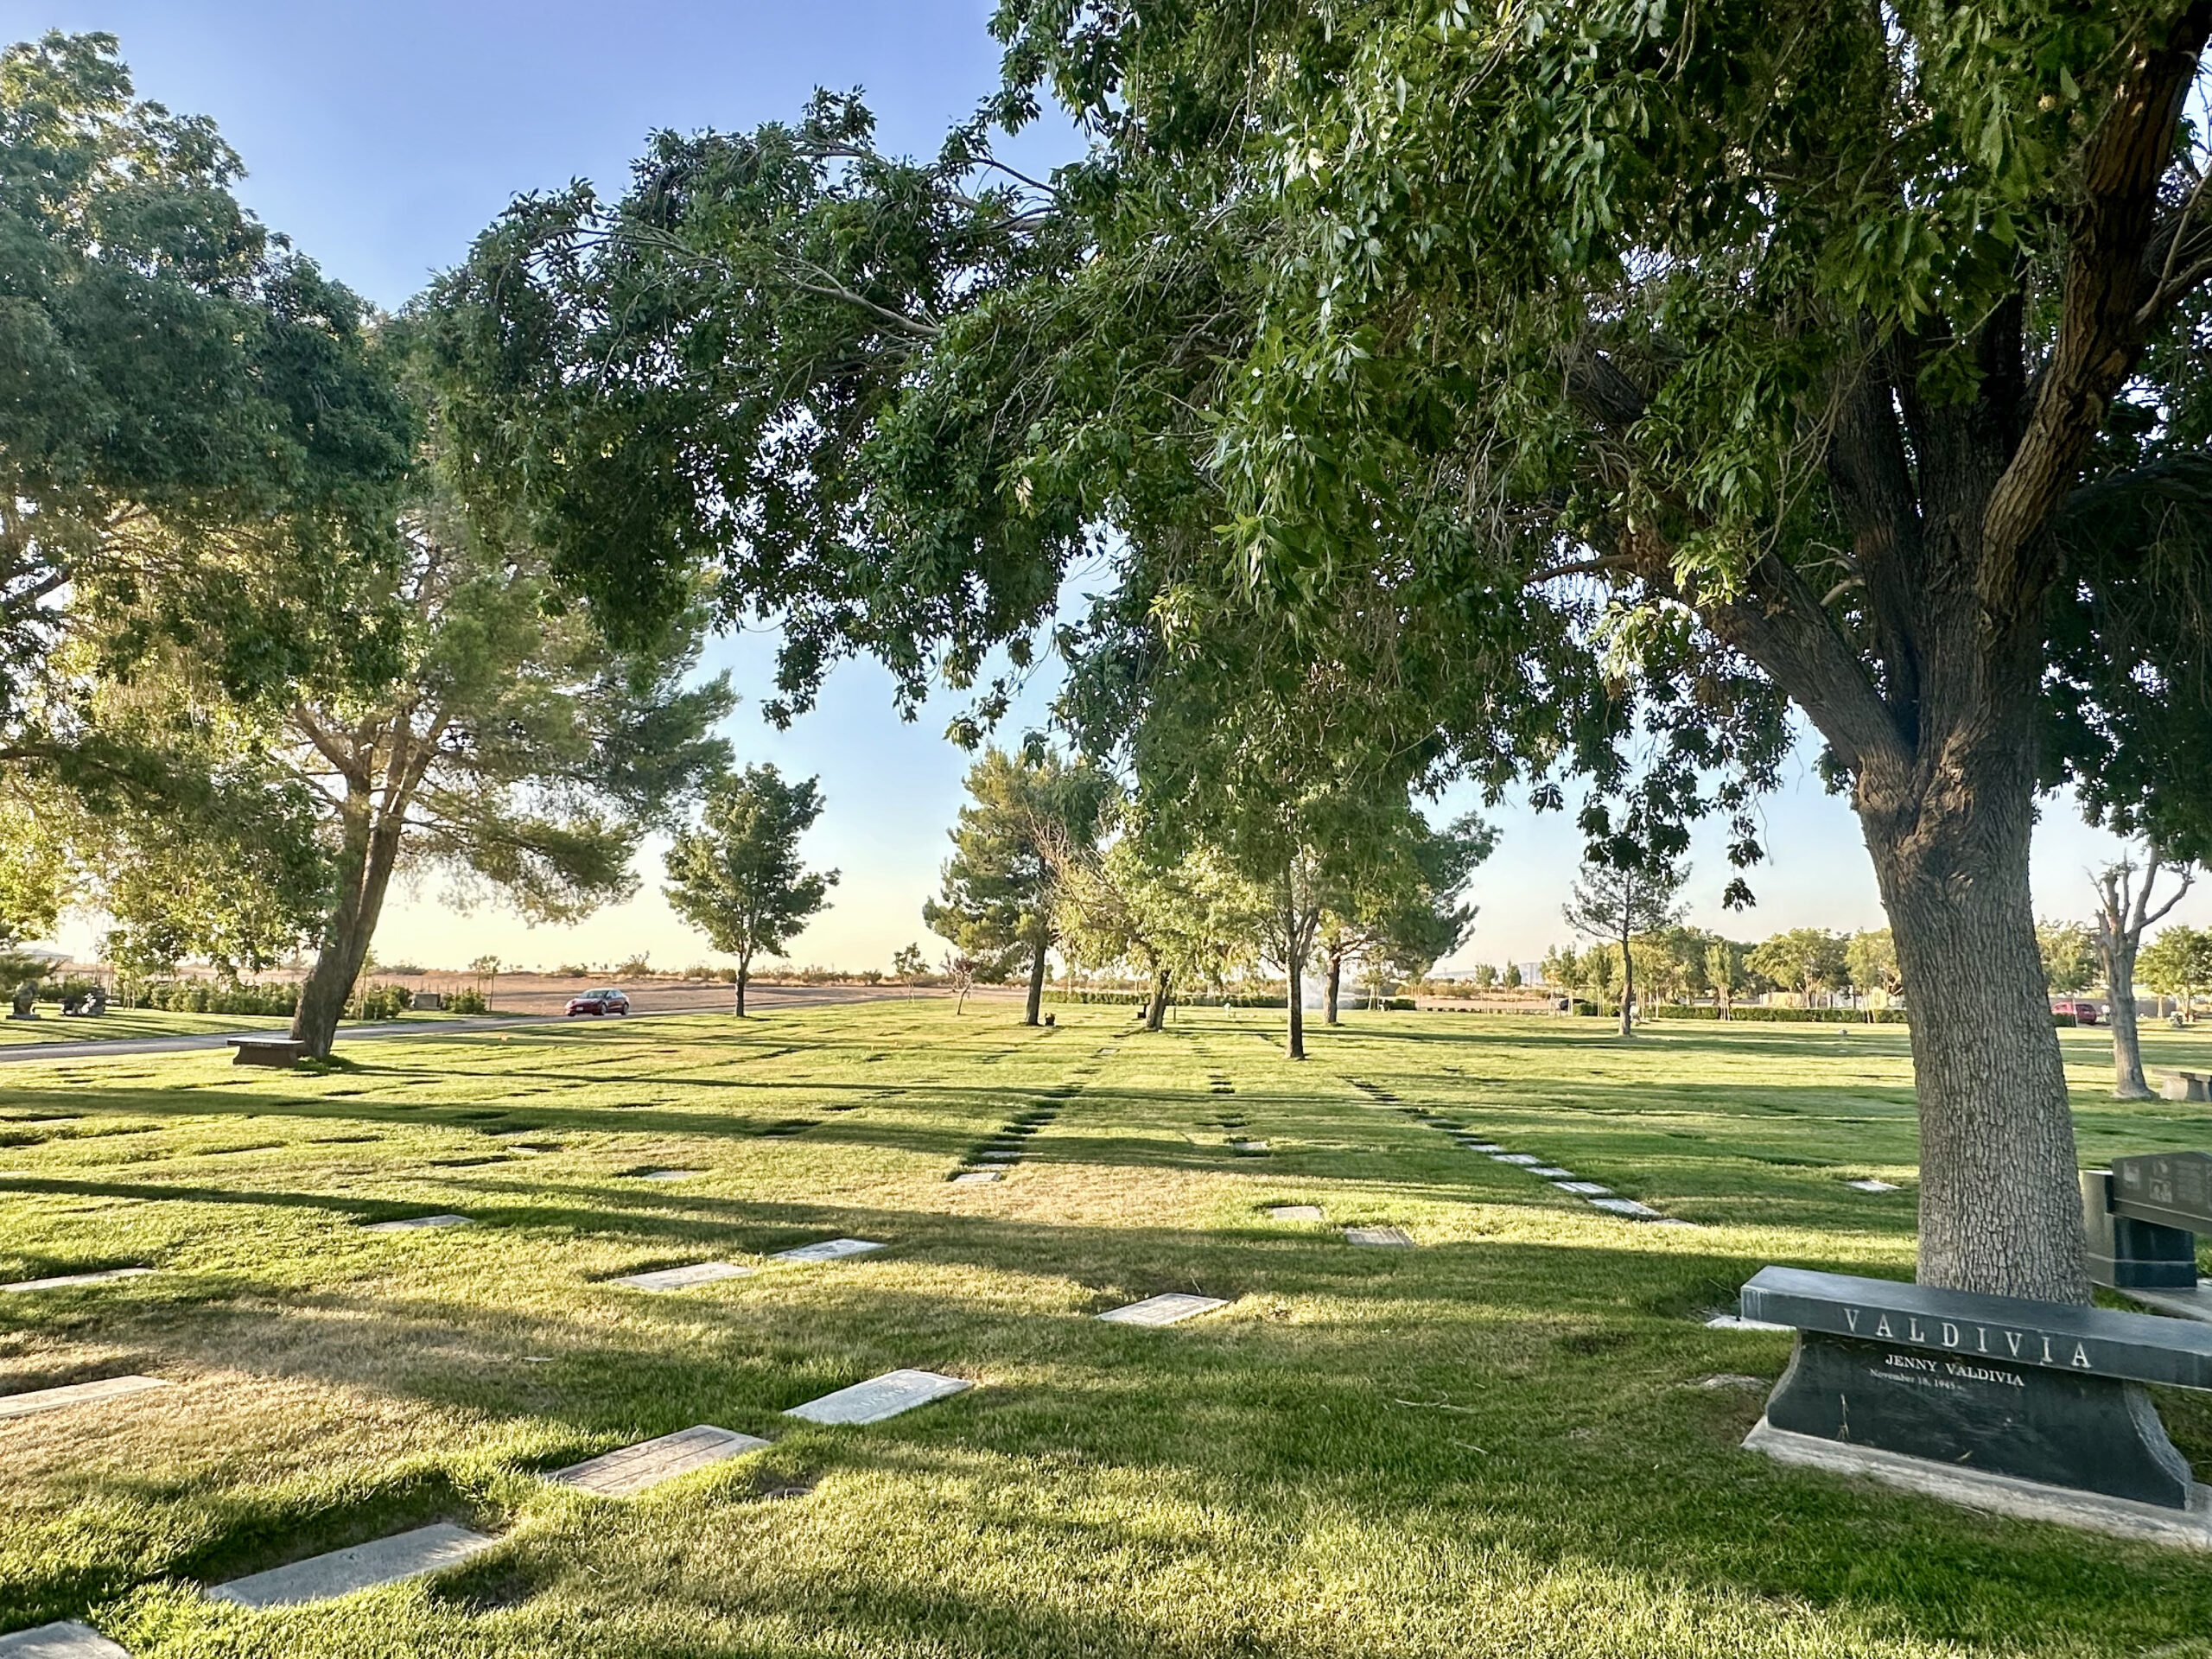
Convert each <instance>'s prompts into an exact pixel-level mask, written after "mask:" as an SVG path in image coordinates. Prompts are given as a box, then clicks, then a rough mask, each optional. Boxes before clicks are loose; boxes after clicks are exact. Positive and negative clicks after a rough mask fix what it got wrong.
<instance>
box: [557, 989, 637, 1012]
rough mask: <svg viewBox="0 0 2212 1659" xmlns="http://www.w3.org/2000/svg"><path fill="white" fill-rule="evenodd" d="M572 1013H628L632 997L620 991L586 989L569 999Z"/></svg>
mask: <svg viewBox="0 0 2212 1659" xmlns="http://www.w3.org/2000/svg"><path fill="white" fill-rule="evenodd" d="M629 1012H630V999H629V998H628V997H626V996H625V995H622V993H621V992H620V991H586V992H585V993H584V994H583V995H582V996H572V997H570V998H569V1013H570V1014H627V1013H629Z"/></svg>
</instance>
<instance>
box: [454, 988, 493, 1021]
mask: <svg viewBox="0 0 2212 1659" xmlns="http://www.w3.org/2000/svg"><path fill="white" fill-rule="evenodd" d="M446 1011H447V1012H448V1013H449V1014H489V1013H490V1012H491V1011H492V1005H491V1004H490V1003H488V1002H486V1001H485V1000H484V993H483V992H481V991H480V990H478V989H477V988H475V987H474V985H472V986H470V987H469V988H467V990H465V991H455V992H454V994H453V995H451V996H449V997H448V998H446Z"/></svg>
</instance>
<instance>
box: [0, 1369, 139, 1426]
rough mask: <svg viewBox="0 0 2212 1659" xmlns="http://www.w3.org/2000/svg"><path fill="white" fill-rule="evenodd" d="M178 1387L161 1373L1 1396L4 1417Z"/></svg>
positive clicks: (0, 1407)
mask: <svg viewBox="0 0 2212 1659" xmlns="http://www.w3.org/2000/svg"><path fill="white" fill-rule="evenodd" d="M175 1386H176V1384H175V1383H171V1382H168V1381H167V1380H166V1379H164V1378H162V1377H158V1376H105V1377H102V1378H101V1379H100V1380H99V1382H97V1383H65V1384H64V1385H63V1386H62V1387H60V1388H58V1389H26V1390H25V1391H24V1392H22V1394H5V1395H0V1417H31V1416H35V1415H36V1414H38V1413H40V1412H42V1411H61V1410H64V1409H66V1408H68V1407H70V1406H92V1405H99V1404H101V1403H103V1402H105V1401H109V1400H121V1399H123V1398H124V1397H125V1396H127V1395H133V1394H145V1393H148V1392H149V1391H150V1390H152V1389H173V1388H175Z"/></svg>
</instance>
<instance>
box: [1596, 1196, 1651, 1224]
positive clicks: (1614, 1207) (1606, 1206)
mask: <svg viewBox="0 0 2212 1659" xmlns="http://www.w3.org/2000/svg"><path fill="white" fill-rule="evenodd" d="M1588 1202H1589V1205H1590V1207H1591V1208H1592V1209H1593V1210H1603V1211H1605V1212H1606V1213H1607V1214H1608V1215H1615V1216H1623V1217H1626V1218H1627V1219H1629V1220H1630V1221H1656V1220H1658V1219H1659V1212H1658V1211H1656V1210H1654V1209H1653V1208H1652V1207H1651V1206H1650V1205H1648V1204H1638V1203H1637V1201H1636V1200H1635V1199H1634V1198H1592V1199H1590V1200H1589V1201H1588Z"/></svg>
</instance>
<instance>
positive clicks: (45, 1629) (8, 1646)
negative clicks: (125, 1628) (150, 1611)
mask: <svg viewBox="0 0 2212 1659" xmlns="http://www.w3.org/2000/svg"><path fill="white" fill-rule="evenodd" d="M0 1659H130V1649H127V1648H119V1647H118V1646H117V1645H116V1644H115V1643H112V1642H111V1641H109V1640H108V1639H107V1637H104V1636H102V1635H101V1634H100V1633H99V1631H98V1630H94V1629H93V1628H92V1626H91V1625H89V1624H79V1623H78V1622H77V1621H76V1620H75V1619H73V1618H72V1619H65V1620H63V1621H62V1622H61V1623H60V1624H41V1625H40V1626H39V1627H38V1628H37V1629H36V1630H17V1631H16V1633H15V1634H14V1635H13V1636H0Z"/></svg>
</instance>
